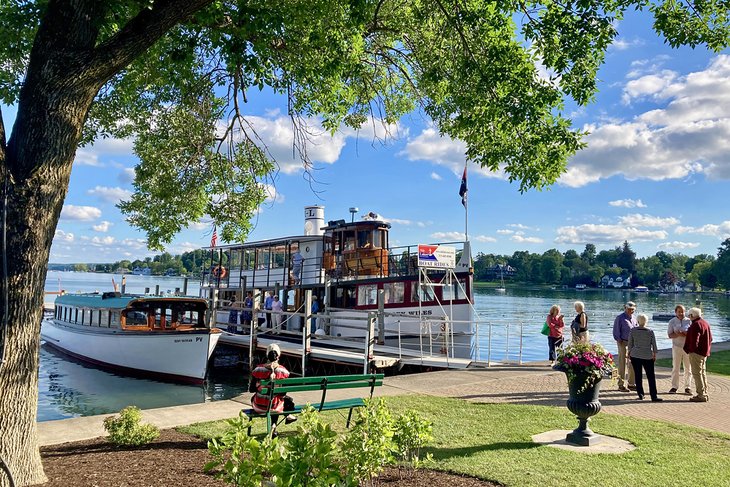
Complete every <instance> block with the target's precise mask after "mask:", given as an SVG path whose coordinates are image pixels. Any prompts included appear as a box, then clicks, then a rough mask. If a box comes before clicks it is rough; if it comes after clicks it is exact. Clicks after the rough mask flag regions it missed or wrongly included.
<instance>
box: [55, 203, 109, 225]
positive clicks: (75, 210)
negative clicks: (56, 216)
mask: <svg viewBox="0 0 730 487" xmlns="http://www.w3.org/2000/svg"><path fill="white" fill-rule="evenodd" d="M100 216H101V210H100V209H99V208H95V207H93V206H75V205H64V206H63V209H62V210H61V220H76V221H92V220H96V219H97V218H99V217H100Z"/></svg>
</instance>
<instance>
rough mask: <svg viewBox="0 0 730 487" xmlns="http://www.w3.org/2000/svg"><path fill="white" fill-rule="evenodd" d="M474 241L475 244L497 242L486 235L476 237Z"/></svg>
mask: <svg viewBox="0 0 730 487" xmlns="http://www.w3.org/2000/svg"><path fill="white" fill-rule="evenodd" d="M474 240H476V241H477V242H496V241H497V239H496V238H494V237H489V236H487V235H477V236H476V237H474Z"/></svg>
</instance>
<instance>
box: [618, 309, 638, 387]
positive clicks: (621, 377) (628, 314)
mask: <svg viewBox="0 0 730 487" xmlns="http://www.w3.org/2000/svg"><path fill="white" fill-rule="evenodd" d="M635 311H636V303H634V302H633V301H629V302H628V303H626V304H625V305H624V312H623V313H621V314H620V315H618V316H617V317H616V319H615V320H613V339H614V340H616V345H617V347H618V390H619V391H621V392H629V391H635V390H636V384H635V380H634V368H633V367H626V356H627V351H628V346H629V334H630V333H631V329H632V328H635V327H636V325H637V322H636V316H634V312H635ZM627 368H628V371H627V370H626V369H627ZM627 373H628V374H627ZM627 375H628V386H629V387H628V388H627V387H626V376H627Z"/></svg>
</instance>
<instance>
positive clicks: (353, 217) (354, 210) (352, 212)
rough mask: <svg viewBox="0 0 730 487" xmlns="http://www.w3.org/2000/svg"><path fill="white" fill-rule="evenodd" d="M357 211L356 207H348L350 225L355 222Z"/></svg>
mask: <svg viewBox="0 0 730 487" xmlns="http://www.w3.org/2000/svg"><path fill="white" fill-rule="evenodd" d="M358 211H360V209H359V208H357V207H356V206H351V207H350V214H351V215H352V219H351V220H350V223H354V222H355V213H357V212H358Z"/></svg>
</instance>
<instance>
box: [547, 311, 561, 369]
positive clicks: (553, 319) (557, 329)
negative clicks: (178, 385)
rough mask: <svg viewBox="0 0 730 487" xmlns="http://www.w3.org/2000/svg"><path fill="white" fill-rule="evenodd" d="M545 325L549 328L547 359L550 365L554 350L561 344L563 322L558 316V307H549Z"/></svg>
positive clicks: (559, 315)
mask: <svg viewBox="0 0 730 487" xmlns="http://www.w3.org/2000/svg"><path fill="white" fill-rule="evenodd" d="M546 321H547V325H548V328H550V333H549V334H548V337H547V339H548V349H549V352H548V359H549V360H550V365H553V364H554V363H555V359H556V356H555V348H556V347H559V346H561V345H562V344H563V328H564V327H565V322H564V321H563V315H561V314H560V306H558V305H556V304H554V305H552V306H551V307H550V313H549V314H548V315H547V320H546Z"/></svg>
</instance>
